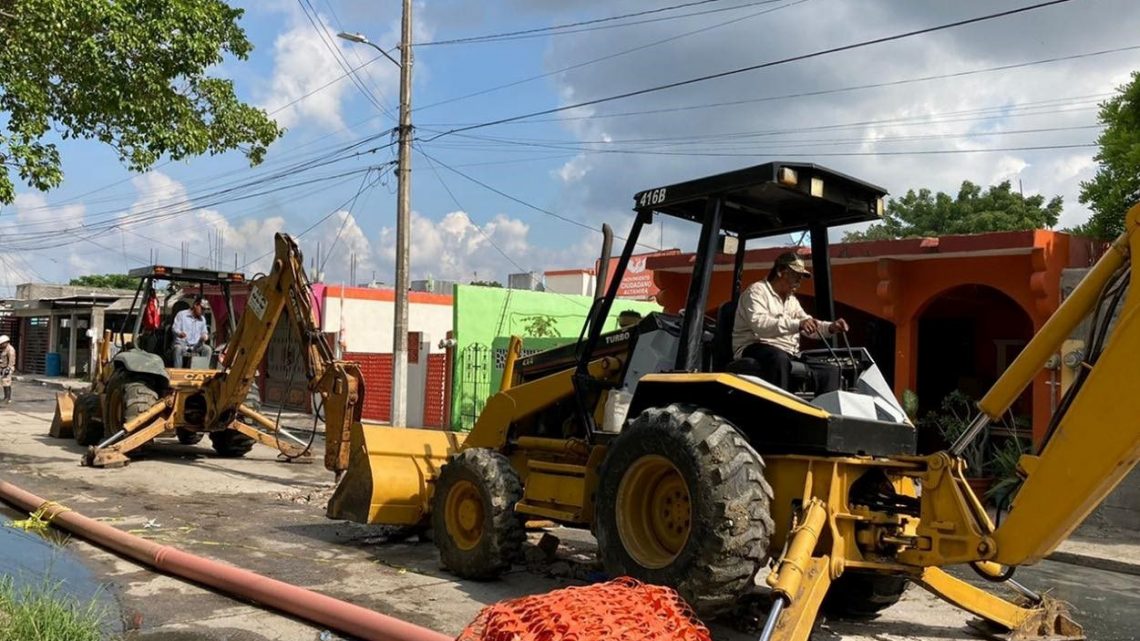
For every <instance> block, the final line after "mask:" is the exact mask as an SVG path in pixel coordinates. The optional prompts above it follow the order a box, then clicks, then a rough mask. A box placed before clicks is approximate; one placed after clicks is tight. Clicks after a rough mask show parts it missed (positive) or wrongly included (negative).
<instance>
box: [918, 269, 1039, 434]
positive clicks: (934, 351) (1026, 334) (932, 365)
mask: <svg viewBox="0 0 1140 641" xmlns="http://www.w3.org/2000/svg"><path fill="white" fill-rule="evenodd" d="M916 319H917V323H918V354H917V360H918V367H917V379H916V381H917V384H916V387H917V389H916V390H915V392H916V393H917V394H918V401H919V410H920V412H922V413H925V412H927V411H931V410H935V409H937V408H938V406H939V404H940V403H941V402H942V399H943V398H945V397H946V395H947V394H949V393H950V392H953V391H954V390H959V391H961V392H963V393H964V394H966V395H967V396H969V397H970V398H972V399H979V398H981V397H982V395H983V394H985V392H986V391H987V390H988V389H989V388H990V387H991V386H992V385H993V383H994V381H996V380H997V378H998V377H999V376H1001V374H1002V372H1004V371H1005V368H1006V367H1008V366H1009V364H1010V363H1012V362H1013V359H1014V357H1016V356H1017V354H1018V353H1019V352H1020V351H1021V350H1022V348H1024V347H1025V344H1026V343H1028V342H1029V339H1030V338H1032V337H1033V320H1032V319H1031V318H1030V317H1029V314H1028V313H1026V311H1025V310H1024V309H1023V308H1022V307H1021V306H1020V305H1018V304H1017V302H1016V301H1014V300H1013V299H1012V298H1010V297H1009V296H1008V295H1006V294H1005V293H1003V292H1001V291H1000V290H997V289H995V288H993V287H988V286H985V285H959V286H957V287H953V288H951V289H947V290H945V291H943V292H941V293H940V294H938V295H936V296H934V297H933V298H931V299H930V300H929V301H928V302H927V303H926V305H925V307H924V308H923V309H922V311H921V312H919V314H918V315H917V317H916ZM1011 411H1012V412H1013V414H1014V416H1026V417H1031V416H1032V415H1033V395H1032V393H1031V391H1030V390H1026V392H1025V393H1024V394H1022V396H1021V398H1019V399H1018V400H1017V402H1016V403H1014V405H1013V407H1012V408H1011ZM924 437H926V438H929V435H920V440H925V438H924Z"/></svg>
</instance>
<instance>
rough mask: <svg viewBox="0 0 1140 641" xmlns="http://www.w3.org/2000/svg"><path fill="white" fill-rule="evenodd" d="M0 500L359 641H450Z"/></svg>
mask: <svg viewBox="0 0 1140 641" xmlns="http://www.w3.org/2000/svg"><path fill="white" fill-rule="evenodd" d="M0 499H3V500H4V501H6V502H7V503H10V504H12V505H15V506H16V507H18V508H20V509H22V510H24V511H27V512H29V513H30V512H35V511H37V510H39V509H40V508H46V510H45V515H44V517H45V518H46V519H48V520H50V521H51V523H52V525H55V526H57V527H60V528H62V529H65V530H67V531H68V532H71V533H72V534H75V535H77V536H79V537H81V538H83V539H86V540H87V541H90V542H92V543H95V544H97V545H99V546H102V547H104V548H107V549H108V550H112V551H114V552H117V553H119V554H121V555H123V556H126V557H129V558H131V559H134V560H135V561H138V562H139V563H142V564H144V565H149V566H151V567H154V568H157V569H159V570H162V571H164V572H167V573H169V574H173V575H175V576H179V577H182V578H185V579H189V580H191V581H194V582H195V583H199V584H202V585H206V586H209V587H211V588H214V589H216V590H219V591H221V592H224V593H226V594H229V595H232V596H238V597H242V598H244V599H248V600H250V601H254V602H256V603H259V604H263V605H267V606H270V607H272V608H275V609H277V610H280V611H282V612H287V613H289V614H292V615H294V616H296V617H299V618H301V619H304V620H305V621H311V622H313V623H319V624H321V625H323V626H326V627H328V628H330V629H333V630H337V631H340V632H345V633H347V634H351V635H353V636H355V637H360V638H361V639H367V640H368V641H450V640H451V637H448V636H446V635H444V634H441V633H439V632H435V631H433V630H428V629H427V628H422V627H420V626H418V625H414V624H412V623H408V622H407V621H401V620H400V619H396V618H393V617H390V616H387V615H383V614H380V613H379V612H373V611H372V610H368V609H366V608H362V607H360V606H358V605H353V604H351V603H345V602H344V601H340V600H337V599H334V598H332V597H328V596H325V595H323V594H318V593H316V592H312V591H310V590H306V589H304V588H300V587H297V586H295V585H290V584H288V583H284V582H282V581H277V580H275V579H270V578H268V577H264V576H261V575H260V574H255V573H253V572H250V571H249V570H243V569H241V568H235V567H233V566H230V565H224V564H222V563H218V562H217V561H211V560H210V559H206V558H203V557H200V556H196V555H193V554H189V553H187V552H183V551H181V550H177V549H175V548H172V547H170V546H167V545H159V544H157V543H154V542H153V541H147V540H146V539H142V538H139V537H137V536H134V535H132V534H127V533H126V532H123V531H121V530H117V529H115V528H113V527H111V526H109V525H107V524H105V523H100V522H98V521H94V520H92V519H89V518H87V517H85V516H81V515H79V514H76V513H75V512H72V511H70V510H68V509H66V508H63V507H62V506H59V505H57V504H55V503H49V502H47V501H44V500H43V499H41V498H40V497H38V496H36V495H34V494H32V493H30V492H26V491H24V490H22V489H20V488H18V487H16V486H15V485H12V484H11V483H5V482H3V481H0Z"/></svg>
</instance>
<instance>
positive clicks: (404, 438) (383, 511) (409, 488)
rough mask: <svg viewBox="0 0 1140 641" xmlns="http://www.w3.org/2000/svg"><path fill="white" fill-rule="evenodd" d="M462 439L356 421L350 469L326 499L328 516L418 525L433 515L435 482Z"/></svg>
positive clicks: (455, 436) (391, 523) (459, 435)
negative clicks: (432, 504) (432, 498)
mask: <svg viewBox="0 0 1140 641" xmlns="http://www.w3.org/2000/svg"><path fill="white" fill-rule="evenodd" d="M464 437H466V434H460V433H456V432H444V431H439V430H426V429H414V428H408V427H380V426H376V425H362V424H360V423H356V424H355V425H353V426H352V436H351V445H350V450H349V458H348V469H347V470H345V473H344V476H343V477H342V478H341V479H340V482H339V483H338V484H337V486H336V490H335V491H334V492H333V495H332V498H331V499H329V505H328V510H327V516H328V517H329V518H330V519H343V520H347V521H355V522H357V523H369V524H383V525H416V524H419V523H422V522H423V521H424V520H425V519H426V518H427V516H428V514H429V513H430V512H431V495H432V490H433V488H434V481H435V479H436V477H438V476H439V471H440V469H441V468H442V467H443V465H444V464H445V463H447V460H448V458H449V457H450V456H451V455H452V454H455V453H456V452H458V451H459V447H460V446H461V445H462V444H463V439H464Z"/></svg>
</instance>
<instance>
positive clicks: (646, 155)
mask: <svg viewBox="0 0 1140 641" xmlns="http://www.w3.org/2000/svg"><path fill="white" fill-rule="evenodd" d="M1034 3H1035V2H1034V0H1018V1H1012V0H1002V1H982V0H961V1H959V2H935V1H928V0H687V1H686V0H610V1H609V2H605V3H603V2H597V1H594V2H586V1H584V0H558V1H555V0H499V1H498V2H476V1H474V0H439V1H434V0H432V1H420V2H416V3H415V4H414V9H413V23H414V35H413V42H414V43H416V44H415V45H414V47H413V51H414V64H413V67H412V69H413V85H412V86H413V89H412V120H413V126H414V127H415V144H414V151H413V155H412V162H411V180H412V224H411V265H412V278H413V279H423V278H439V279H456V280H460V281H462V282H467V281H470V280H474V279H479V280H499V281H502V282H505V281H506V276H507V274H508V273H511V272H520V271H529V270H535V271H539V272H541V271H543V270H547V269H566V268H575V267H588V266H591V265H592V264H593V260H594V258H595V257H596V255H597V254H598V253H599V251H600V245H601V234H600V232H599V230H600V228H601V225H602V224H603V223H609V224H610V225H611V226H613V228H614V230H615V232H616V233H617V234H618V235H619V236H620V235H623V234H624V233H625V231H626V230H628V228H629V226H630V224H631V223H632V213H631V207H632V197H633V194H634V193H635V192H638V191H641V190H643V189H647V188H652V187H657V186H661V185H667V184H670V183H672V182H677V181H681V180H687V179H690V178H696V177H699V176H703V175H708V174H713V173H717V172H721V171H728V170H732V169H737V168H741V167H746V166H749V165H754V164H760V163H763V162H768V161H772V160H781V159H784V160H792V161H798V162H815V163H818V164H821V165H824V166H827V167H830V168H833V169H836V170H838V171H841V172H844V173H847V174H850V175H853V176H856V177H858V178H861V179H863V180H866V181H868V182H871V183H874V184H877V185H880V186H882V187H883V188H885V189H886V190H887V191H889V192H890V193H891V194H892V195H894V196H901V195H903V194H905V193H906V191H907V190H909V189H919V188H929V189H932V190H941V191H947V192H951V193H955V192H956V191H957V189H958V186H959V185H960V184H961V182H962V181H963V180H970V181H972V182H974V183H978V184H982V185H993V184H997V183H999V182H1001V181H1004V180H1009V181H1012V183H1013V184H1014V186H1015V187H1020V189H1022V190H1023V191H1024V193H1025V194H1026V195H1031V194H1038V193H1039V194H1043V195H1045V196H1046V197H1047V198H1048V197H1052V196H1054V195H1059V196H1062V197H1063V198H1064V212H1063V214H1062V216H1061V220H1060V222H1059V224H1058V228H1064V227H1067V226H1072V225H1075V224H1079V223H1081V222H1083V221H1084V220H1085V219H1086V218H1087V216H1088V213H1089V212H1088V210H1087V208H1086V207H1085V206H1083V205H1081V204H1080V203H1078V202H1077V196H1078V194H1079V191H1080V182H1081V181H1082V180H1087V179H1089V178H1090V177H1091V176H1092V175H1093V174H1094V173H1095V170H1096V165H1095V163H1094V161H1093V156H1094V154H1095V153H1096V148H1095V140H1096V137H1097V135H1098V133H1099V131H1100V129H1099V126H1098V123H1097V105H1098V104H1099V103H1100V102H1102V101H1103V100H1105V99H1107V98H1108V97H1110V96H1111V95H1112V93H1113V92H1114V91H1115V90H1116V89H1117V88H1118V87H1119V86H1120V85H1122V84H1124V83H1125V82H1127V81H1128V79H1129V77H1130V74H1131V72H1132V71H1134V70H1140V35H1137V32H1136V30H1135V28H1134V27H1135V25H1136V24H1137V23H1138V18H1140V4H1137V3H1135V2H1133V1H1131V0H1070V1H1069V2H1064V3H1061V4H1057V5H1054V6H1049V7H1044V8H1040V9H1036V10H1033V11H1030V12H1025V13H1019V14H1015V15H1010V16H1006V17H1002V18H995V19H992V20H987V21H984V22H979V23H974V24H968V25H963V26H959V27H955V28H948V29H944V30H939V31H934V32H930V33H924V34H920V35H914V36H911V37H905V38H900V39H895V40H890V41H887V42H882V43H879V44H873V45H868V46H864V47H858V48H852V49H847V50H844V51H840V52H835V53H830V54H825V55H816V56H810V57H807V58H804V59H801V60H795V61H790V62H784V63H778V64H773V65H769V66H764V67H762V68H759V69H755V70H752V71H746V72H741V73H734V74H731V75H727V76H723V77H720V78H714V79H709V80H705V81H700V82H692V83H688V84H685V85H683V86H679V87H675V88H670V89H663V90H659V91H652V92H649V93H644V94H641V95H637V96H633V97H628V98H622V99H614V100H605V99H607V98H610V97H613V96H618V95H621V94H626V93H631V92H638V91H640V90H644V89H650V88H655V87H659V86H661V85H668V84H670V83H675V82H678V81H685V80H690V79H695V78H699V77H703V76H708V75H713V74H719V73H722V72H728V71H732V70H736V69H741V68H745V67H752V66H759V65H764V64H765V63H772V62H778V61H782V60H785V59H789V58H796V57H800V56H804V55H807V54H813V53H817V52H821V51H825V50H828V49H833V48H839V47H844V46H845V45H851V44H855V43H860V42H865V41H870V40H877V39H879V38H885V37H888V36H893V35H898V34H904V33H909V32H912V31H918V30H923V29H926V28H929V27H935V26H939V25H944V24H948V23H952V22H956V21H960V20H965V19H969V18H974V17H978V16H983V15H987V14H991V13H996V12H1000V11H1004V10H1010V9H1015V8H1018V7H1023V6H1027V5H1030V4H1034ZM233 4H234V5H235V6H237V7H240V8H242V9H244V11H245V13H244V15H243V17H242V19H241V21H240V25H241V26H242V27H243V28H244V29H245V31H246V33H247V35H248V37H249V39H250V41H251V42H252V43H253V45H254V50H253V52H252V54H251V55H250V57H249V58H248V59H247V60H235V59H227V60H226V61H225V62H223V63H222V64H221V65H219V66H218V67H216V68H214V69H213V70H212V71H211V73H212V74H214V75H218V76H223V77H227V78H230V79H231V80H233V82H234V84H235V87H236V89H237V91H238V94H239V96H241V97H242V98H243V99H244V100H246V101H248V102H250V103H252V104H255V105H258V106H260V107H262V108H264V109H266V110H267V111H268V112H269V113H270V114H271V115H272V117H273V118H274V119H275V120H277V122H278V123H279V124H280V125H282V126H283V127H285V128H286V133H285V135H284V136H283V137H282V138H281V139H280V140H278V141H277V142H275V143H274V144H273V145H272V146H271V147H270V148H269V152H268V154H267V155H266V158H265V162H264V163H263V164H262V165H261V166H259V167H256V168H251V167H250V166H249V164H248V162H247V161H246V160H245V158H244V157H243V156H242V155H241V154H240V153H237V152H234V153H229V154H224V155H221V156H215V157H200V158H195V159H190V160H185V161H180V162H168V161H166V160H163V161H161V162H160V163H159V164H157V165H156V166H155V167H153V168H152V169H151V170H150V171H148V172H146V173H143V174H137V173H132V172H130V171H128V170H127V169H126V168H124V167H123V166H122V165H121V164H120V163H119V162H118V160H117V156H116V155H115V153H114V152H113V151H112V150H111V149H109V148H107V147H106V146H103V145H101V144H99V143H96V142H91V141H82V140H80V141H75V140H68V141H62V140H61V141H57V142H58V144H59V148H60V152H61V155H62V158H63V170H64V172H65V180H64V183H63V185H62V186H61V187H60V188H58V189H55V190H52V191H50V192H48V193H39V192H36V191H34V190H32V189H30V188H28V187H26V186H23V185H20V186H18V189H17V198H16V201H15V202H14V203H13V204H11V205H7V206H3V207H0V248H3V247H4V246H5V245H7V246H8V247H9V249H8V250H7V251H3V250H0V255H2V256H5V260H4V261H3V262H2V264H0V295H5V294H11V293H12V289H13V288H14V286H15V285H16V284H17V283H21V282H29V281H41V282H43V281H47V282H66V281H67V280H68V279H70V278H72V277H75V276H77V275H81V274H88V273H107V272H120V273H121V272H124V271H126V270H128V269H130V268H131V267H136V266H141V265H144V264H147V263H151V262H155V261H157V262H160V263H167V264H175V265H177V264H183V263H185V264H186V265H188V266H218V267H224V268H227V269H232V268H234V267H235V266H236V267H237V268H238V269H240V270H242V271H245V272H247V273H250V274H252V273H255V272H257V271H267V270H268V269H269V252H271V250H272V246H273V235H274V233H276V232H287V233H290V234H292V235H294V236H297V237H298V238H299V240H300V243H301V246H302V248H303V250H304V251H305V255H306V267H307V268H309V269H310V270H311V271H320V272H322V273H323V276H324V279H325V280H326V281H328V282H344V281H346V280H347V279H349V278H350V270H351V269H352V266H353V265H354V264H355V274H356V282H358V283H364V282H368V281H371V280H373V279H375V280H376V281H381V282H386V283H391V282H392V281H393V277H392V272H393V266H394V262H395V244H396V229H395V219H396V217H395V214H396V181H395V175H394V173H393V163H394V161H395V159H396V152H395V146H394V145H393V144H392V143H393V138H392V135H391V132H392V130H393V128H394V127H395V125H396V113H397V105H398V102H397V98H398V95H399V69H398V68H397V66H396V65H395V64H393V63H392V62H390V61H389V60H387V59H386V58H383V57H380V56H379V54H378V53H377V52H376V51H375V50H374V49H372V48H370V47H368V46H367V45H362V44H355V43H351V42H348V41H345V40H340V39H337V38H336V37H335V35H334V34H336V33H337V32H339V31H349V32H359V33H362V34H364V35H366V36H367V37H368V39H369V40H371V41H373V42H375V43H377V44H379V45H380V46H382V47H383V48H384V49H386V50H390V51H391V54H392V55H393V56H397V58H398V51H397V50H395V49H392V47H395V46H396V45H397V44H398V42H399V33H400V30H399V27H400V2H399V1H398V0H381V1H375V0H369V1H367V2H366V1H363V0H244V1H242V2H233ZM627 14H633V15H629V17H624V18H619V19H611V18H614V17H616V16H623V15H627ZM577 23H585V24H577ZM567 24H575V25H576V26H570V27H564V28H560V29H555V30H550V29H544V28H547V27H551V26H557V25H567ZM535 30H537V31H535ZM519 32H523V33H519ZM495 34H513V35H508V36H504V37H498V38H490V39H488V38H485V36H487V35H495ZM358 67H359V69H357V70H356V71H355V72H353V73H351V74H350V73H348V71H349V70H351V69H355V68H358ZM597 100H602V102H598V103H596V104H592V105H589V106H582V107H576V108H572V109H565V108H566V107H573V106H574V105H578V104H580V103H584V102H592V101H597ZM558 109H563V110H561V111H552V110H558ZM548 111H549V112H551V113H547V114H544V115H539V116H534V117H529V118H523V119H518V120H512V121H510V122H505V123H501V124H492V125H488V126H482V125H487V123H492V122H496V121H500V120H504V119H512V118H515V117H517V116H524V115H527V114H533V113H536V112H548ZM457 130H462V131H457ZM112 223H113V224H112ZM646 234H647V235H646V236H645V237H644V238H643V239H642V242H643V244H644V245H645V246H646V247H649V248H652V247H681V248H690V247H691V246H692V245H693V242H694V230H693V229H691V228H689V227H687V226H685V225H684V224H682V223H679V222H668V223H666V224H664V225H655V226H654V227H653V228H650V229H648V230H647V232H646ZM777 240H778V241H785V240H787V239H786V238H784V239H777ZM5 241H7V242H5ZM13 241H15V244H13ZM16 246H18V247H20V249H18V250H13V249H11V248H12V247H16ZM318 250H319V254H318Z"/></svg>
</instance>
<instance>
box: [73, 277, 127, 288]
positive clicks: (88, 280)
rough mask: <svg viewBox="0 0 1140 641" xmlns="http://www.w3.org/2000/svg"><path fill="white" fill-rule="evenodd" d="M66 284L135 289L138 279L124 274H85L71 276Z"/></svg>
mask: <svg viewBox="0 0 1140 641" xmlns="http://www.w3.org/2000/svg"><path fill="white" fill-rule="evenodd" d="M67 284H68V285H75V286H78V287H97V288H100V289H135V288H136V287H138V284H139V281H138V279H135V278H131V277H130V276H127V275H126V274H88V275H87V276H80V277H78V278H72V279H71V280H70V281H69V282H68V283H67Z"/></svg>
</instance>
